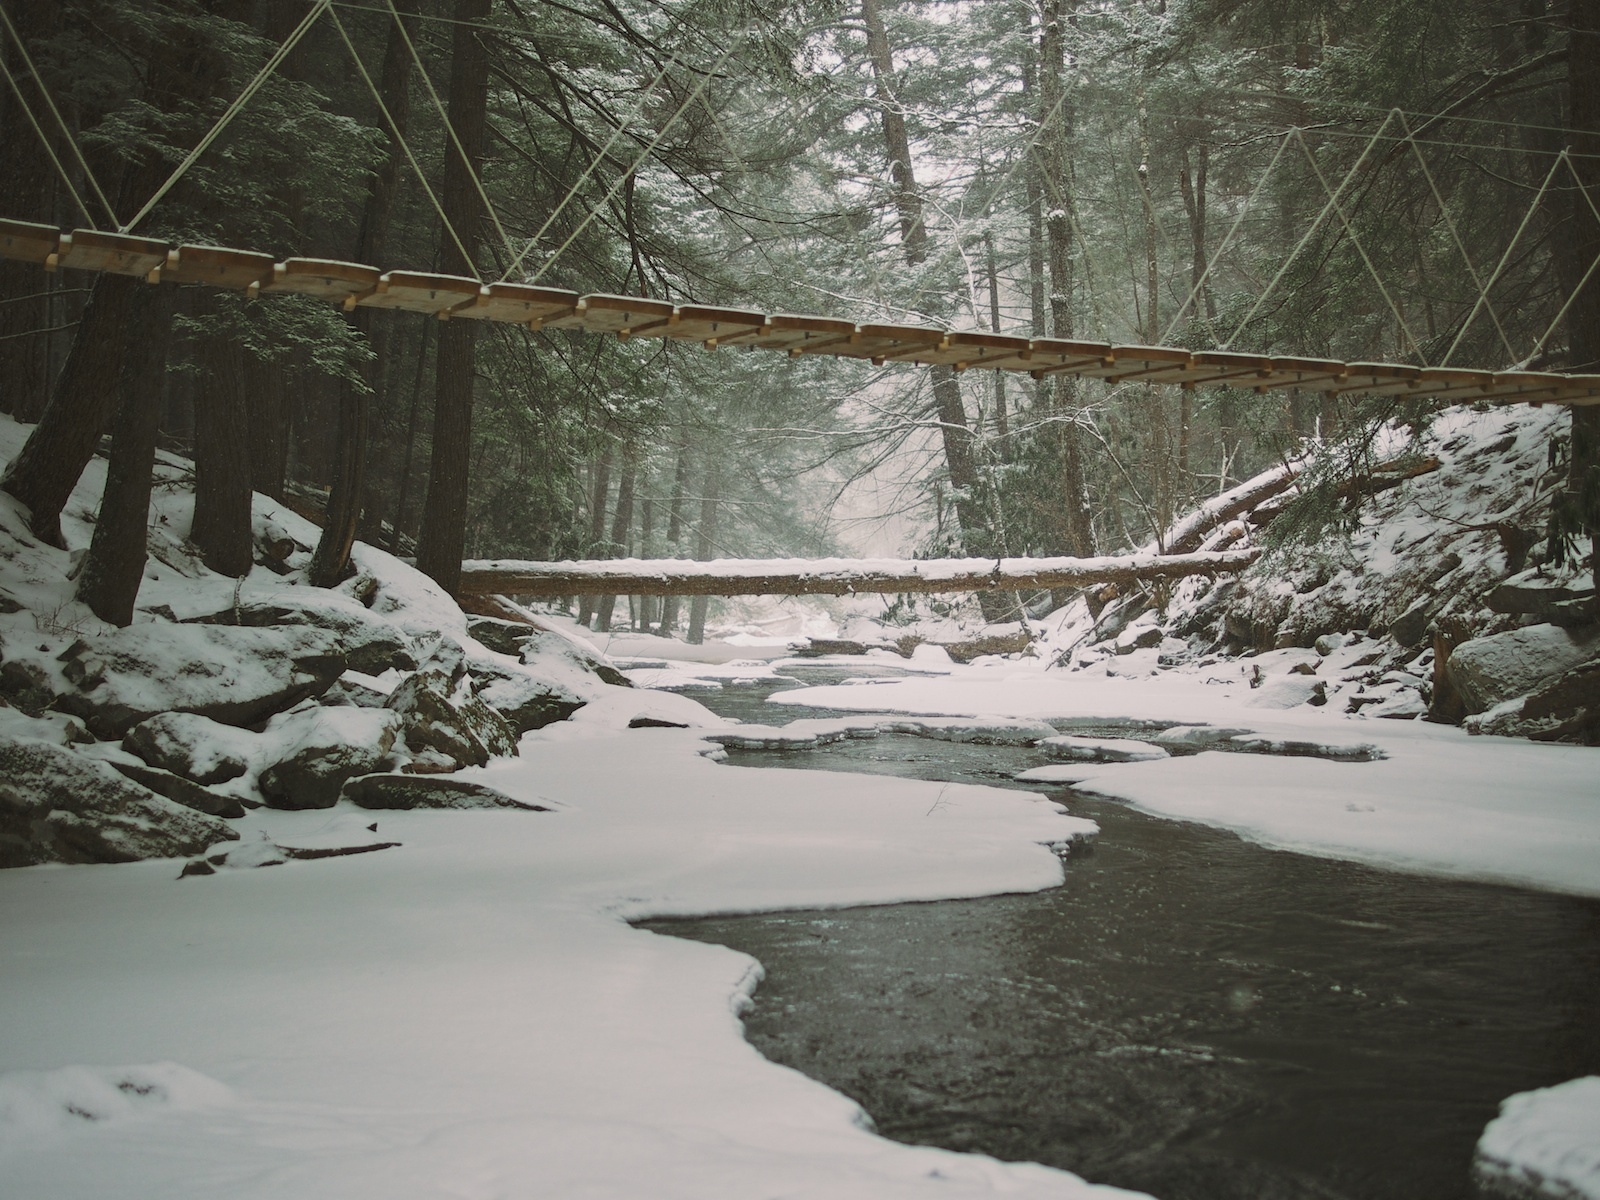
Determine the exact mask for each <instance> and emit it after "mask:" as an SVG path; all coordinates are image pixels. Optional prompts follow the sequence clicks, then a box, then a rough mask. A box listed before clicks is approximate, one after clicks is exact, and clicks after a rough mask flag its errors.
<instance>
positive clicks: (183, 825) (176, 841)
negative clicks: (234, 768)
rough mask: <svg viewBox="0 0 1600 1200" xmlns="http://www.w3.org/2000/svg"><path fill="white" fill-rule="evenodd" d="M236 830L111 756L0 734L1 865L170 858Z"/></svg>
mask: <svg viewBox="0 0 1600 1200" xmlns="http://www.w3.org/2000/svg"><path fill="white" fill-rule="evenodd" d="M238 836H239V835H238V833H237V832H236V831H235V830H233V829H232V828H230V827H229V826H227V825H225V824H223V823H222V822H221V821H219V820H217V819H216V818H214V817H209V816H206V815H204V814H202V813H198V812H195V811H193V810H192V809H189V808H185V807H183V806H182V805H180V804H174V803H173V802H172V801H170V800H168V799H166V798H164V797H162V796H158V795H156V794H155V793H154V792H152V791H150V790H149V789H148V788H144V787H140V786H139V785H138V784H136V783H134V782H132V781H131V780H128V779H125V778H123V777H122V776H121V775H120V774H118V773H117V771H116V770H115V769H114V768H113V767H112V766H111V765H110V764H109V763H106V762H100V761H96V760H95V759H92V758H87V757H85V756H83V755H81V754H75V753H73V752H72V751H71V750H68V749H65V748H63V747H60V746H51V745H48V744H46V743H44V742H30V741H19V740H18V739H16V738H9V737H0V867H25V866H32V865H33V864H35V863H45V862H133V861H135V860H137V859H141V858H171V857H174V856H177V855H187V854H195V853H198V852H199V851H201V850H204V849H205V848H206V847H207V846H210V845H213V844H214V843H216V842H221V841H228V840H231V839H234V838H237V837H238Z"/></svg>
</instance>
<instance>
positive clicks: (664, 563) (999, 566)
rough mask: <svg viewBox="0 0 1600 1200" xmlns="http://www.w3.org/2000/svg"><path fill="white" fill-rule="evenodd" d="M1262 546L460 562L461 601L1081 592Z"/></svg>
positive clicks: (1213, 566)
mask: <svg viewBox="0 0 1600 1200" xmlns="http://www.w3.org/2000/svg"><path fill="white" fill-rule="evenodd" d="M1259 553H1260V551H1258V550H1228V551H1224V552H1221V553H1204V554H1165V555H1156V554H1132V555H1123V556H1119V557H1106V558H1002V559H992V558H935V559H893V558H867V559H855V558H820V559H815V558H772V559H744V558H722V559H713V560H712V561H710V562H691V561H688V560H686V559H677V558H665V559H659V558H658V559H639V558H618V559H610V560H607V561H591V562H517V561H513V560H498V561H497V560H479V561H472V562H465V563H462V564H461V591H462V593H463V594H466V595H484V594H506V595H518V596H598V595H619V596H620V595H632V596H763V595H772V596H813V595H821V596H844V595H849V594H851V593H853V592H882V593H885V594H887V593H900V592H977V591H985V590H988V589H991V588H998V589H1001V590H1006V591H1015V590H1020V589H1033V588H1060V587H1087V586H1090V585H1093V584H1102V583H1133V582H1135V581H1138V580H1146V579H1181V578H1183V577H1185V576H1188V575H1215V574H1227V573H1232V572H1236V571H1242V570H1244V568H1245V567H1247V566H1249V565H1250V564H1251V563H1252V562H1254V561H1255V560H1256V557H1257V556H1258V555H1259Z"/></svg>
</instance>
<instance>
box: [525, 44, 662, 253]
mask: <svg viewBox="0 0 1600 1200" xmlns="http://www.w3.org/2000/svg"><path fill="white" fill-rule="evenodd" d="M675 62H677V58H676V56H672V57H669V58H668V60H667V61H666V62H664V63H662V64H661V69H660V70H659V71H657V72H656V77H655V78H654V79H652V80H651V81H650V83H649V85H648V86H647V87H646V88H645V89H644V94H645V95H646V96H648V95H650V94H651V93H652V92H654V91H655V90H656V88H657V87H658V86H659V85H660V83H661V81H662V80H663V79H665V78H666V75H667V69H668V68H669V67H671V66H672V64H673V63H675ZM641 109H642V105H641ZM632 121H633V117H632V116H629V117H628V118H626V119H625V120H623V121H621V122H620V123H619V124H618V125H617V127H616V128H615V129H613V130H612V131H611V136H610V137H608V138H607V139H606V142H605V145H603V146H601V147H600V149H599V150H597V151H595V153H594V154H593V155H592V156H591V157H590V159H589V165H588V166H587V167H585V168H584V169H583V172H582V174H580V175H579V176H578V178H577V179H576V180H574V181H573V183H572V185H571V186H570V187H568V188H567V190H566V191H565V193H563V195H562V197H561V199H560V200H559V201H558V202H557V203H556V206H555V207H554V208H553V209H551V210H550V214H549V216H547V217H545V219H544V224H542V225H540V226H539V228H538V230H537V231H536V232H535V233H534V235H533V236H532V237H531V238H529V239H528V244H527V245H525V246H524V247H523V248H522V250H521V251H520V252H518V253H517V254H515V255H514V256H513V257H512V259H511V265H510V266H509V267H507V268H506V270H505V274H503V275H501V276H500V282H502V283H504V282H505V281H506V280H508V279H510V278H511V276H512V275H513V274H514V273H515V272H516V269H517V268H518V267H520V266H521V265H522V260H523V259H525V258H527V257H528V255H529V254H530V253H532V252H533V248H534V247H535V246H537V245H538V244H539V239H540V238H542V237H543V236H544V235H545V232H546V231H547V230H548V229H549V228H550V226H551V225H553V224H555V222H556V219H557V218H558V217H560V215H561V213H562V210H563V209H565V208H566V207H567V205H568V204H569V203H570V202H571V201H572V199H573V198H574V197H575V196H577V194H578V189H579V188H581V187H582V186H583V185H584V184H585V183H586V182H588V179H589V176H591V175H593V174H594V173H595V171H597V170H599V168H600V164H601V163H603V162H604V161H605V159H606V156H607V155H608V154H609V153H610V152H611V147H612V146H613V145H615V144H616V142H617V139H618V138H620V137H621V136H622V135H623V133H624V132H625V131H626V130H627V128H628V125H629V124H630V123H631V122H632ZM637 166H638V164H637V163H636V164H635V168H637Z"/></svg>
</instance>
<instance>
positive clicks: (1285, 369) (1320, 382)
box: [1255, 357, 1350, 392]
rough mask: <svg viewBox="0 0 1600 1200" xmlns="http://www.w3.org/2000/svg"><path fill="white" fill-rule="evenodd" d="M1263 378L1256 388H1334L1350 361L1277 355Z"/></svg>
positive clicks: (1264, 390)
mask: <svg viewBox="0 0 1600 1200" xmlns="http://www.w3.org/2000/svg"><path fill="white" fill-rule="evenodd" d="M1271 361H1272V366H1271V369H1270V370H1269V371H1268V373H1267V375H1266V377H1265V378H1263V379H1262V380H1260V382H1258V383H1257V384H1256V385H1255V390H1256V391H1258V392H1270V391H1275V390H1276V389H1278V388H1286V387H1292V388H1301V389H1303V390H1306V391H1312V392H1332V391H1337V390H1338V389H1339V386H1340V385H1341V384H1343V383H1344V379H1345V372H1347V371H1348V370H1349V369H1350V364H1349V363H1345V362H1339V361H1338V360H1337V359H1332V358H1278V357H1274V358H1273V359H1272V360H1271Z"/></svg>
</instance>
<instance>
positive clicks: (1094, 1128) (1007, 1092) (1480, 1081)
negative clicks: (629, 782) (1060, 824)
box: [645, 673, 1600, 1200]
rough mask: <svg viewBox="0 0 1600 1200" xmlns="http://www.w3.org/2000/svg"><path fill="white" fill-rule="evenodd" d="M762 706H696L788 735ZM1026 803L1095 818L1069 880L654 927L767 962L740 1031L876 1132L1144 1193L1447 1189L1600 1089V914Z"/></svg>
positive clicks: (758, 757)
mask: <svg viewBox="0 0 1600 1200" xmlns="http://www.w3.org/2000/svg"><path fill="white" fill-rule="evenodd" d="M808 678H811V676H810V675H809V673H808ZM816 681H819V682H820V681H821V679H820V678H819V679H817V680H816ZM772 690H773V688H772V686H771V685H770V684H768V685H766V686H757V685H739V686H733V687H727V688H723V689H718V690H712V691H708V692H700V691H696V692H694V693H692V694H693V695H694V697H695V698H696V699H698V700H701V701H702V702H703V703H706V704H707V705H708V706H709V707H711V708H713V709H715V710H717V711H718V712H719V713H722V714H723V715H726V716H737V717H739V718H740V719H743V720H765V721H767V722H769V723H774V724H781V723H782V722H784V721H786V720H789V719H791V716H792V715H796V710H794V709H785V708H783V707H781V706H778V705H770V704H766V703H765V697H766V695H767V694H768V693H769V692H771V691H772ZM798 715H806V716H823V715H829V714H828V713H826V712H824V711H819V710H815V709H807V710H804V712H803V713H799V714H798ZM1102 732H1106V733H1115V732H1117V731H1116V730H1114V729H1106V730H1104V731H1102ZM728 761H729V762H730V763H732V764H736V765H739V766H745V767H765V766H783V767H804V768H808V769H814V770H825V771H826V770H831V771H857V772H866V773H876V774H885V775H896V776H902V777H909V778H917V779H934V780H943V781H961V782H971V783H985V784H994V785H998V786H1011V787H1021V786H1023V785H1019V784H1014V783H1012V782H1011V780H1010V776H1011V775H1012V773H1013V772H1015V771H1018V770H1020V769H1022V768H1024V767H1029V766H1037V765H1040V764H1041V763H1043V762H1044V761H1045V759H1044V757H1043V756H1042V755H1040V754H1039V753H1038V752H1036V751H1034V750H1031V749H1027V748H1017V747H1005V746H979V745H973V744H967V743H950V742H941V741H932V740H927V739H923V738H918V737H912V736H906V735H887V734H886V735H880V736H879V737H877V738H875V739H869V740H861V741H845V742H840V743H836V744H833V745H830V746H826V747H822V748H819V749H815V750H807V751H798V752H761V751H748V752H733V753H730V754H729V759H728ZM1029 790H1033V791H1040V790H1047V791H1048V792H1049V794H1050V795H1051V796H1052V798H1054V799H1057V800H1059V801H1061V802H1063V803H1064V804H1066V806H1067V807H1068V808H1069V810H1070V811H1071V812H1073V813H1074V814H1077V815H1081V816H1087V817H1091V818H1093V819H1094V820H1096V821H1097V822H1099V824H1100V837H1099V840H1098V842H1097V843H1096V844H1095V845H1094V846H1093V847H1092V848H1089V849H1082V850H1077V851H1075V852H1073V853H1072V854H1070V855H1069V856H1067V858H1066V860H1065V866H1066V876H1067V878H1066V882H1065V884H1064V885H1063V886H1062V887H1060V888H1055V889H1051V890H1049V891H1045V892H1039V893H1034V894H1027V895H1006V896H995V897H989V898H986V899H979V900H967V901H941V902H938V903H922V904H898V905H886V906H881V907H871V908H853V909H842V910H838V909H835V910H827V911H811V912H788V913H779V914H762V915H757V916H744V917H720V918H711V919H698V920H670V921H653V922H647V923H645V927H646V928H649V929H653V930H656V931H657V932H661V933H667V934H671V935H673V936H677V937H686V938H694V939H697V940H700V941H706V942H715V943H718V944H720V945H724V946H730V947H733V948H734V949H737V950H741V951H743V952H745V953H747V954H750V955H753V956H754V957H755V958H757V959H759V960H760V961H761V962H762V964H763V965H764V966H765V968H766V980H765V982H763V983H762V985H761V987H760V988H759V990H758V992H757V994H756V997H755V1005H754V1008H753V1009H752V1010H751V1011H750V1012H749V1013H747V1014H746V1016H745V1019H744V1020H745V1030H746V1036H747V1037H748V1038H749V1039H750V1041H751V1042H752V1043H753V1044H754V1045H755V1046H756V1047H757V1048H758V1049H759V1050H760V1051H761V1052H762V1053H763V1054H765V1055H766V1056H767V1057H768V1058H770V1059H772V1060H773V1061H775V1062H779V1063H783V1064H785V1065H787V1066H791V1067H794V1068H796V1069H798V1070H800V1071H803V1072H804V1073H805V1074H807V1075H809V1076H811V1077H813V1078H815V1079H818V1080H820V1081H822V1082H824V1083H826V1084H828V1085H829V1086H830V1087H833V1088H835V1089H837V1090H838V1091H840V1092H843V1093H845V1094H846V1095H848V1096H850V1097H852V1098H853V1099H855V1100H856V1101H857V1102H859V1103H860V1104H861V1105H862V1107H863V1108H865V1109H866V1111H867V1112H868V1113H869V1114H870V1115H871V1117H872V1119H873V1121H874V1122H875V1124H876V1126H877V1128H878V1131H879V1132H880V1133H882V1134H883V1135H884V1136H886V1137H890V1138H893V1139H895V1140H897V1141H902V1142H910V1143H916V1144H922V1145H932V1146H942V1147H946V1148H949V1149H952V1150H966V1151H975V1152H979V1153H983V1154H989V1155H993V1156H995V1157H997V1158H1002V1159H1009V1160H1031V1161H1035V1162H1042V1163H1047V1164H1050V1165H1052V1166H1057V1167H1064V1168H1066V1169H1068V1170H1071V1171H1075V1172H1077V1173H1078V1174H1080V1175H1083V1176H1084V1177H1086V1178H1088V1179H1090V1180H1092V1181H1094V1182H1099V1183H1112V1184H1117V1185H1119V1186H1122V1187H1127V1188H1132V1189H1135V1190H1141V1191H1148V1192H1150V1193H1151V1194H1153V1195H1155V1196H1157V1197H1159V1198H1160V1200H1245V1198H1247V1197H1248V1198H1249V1200H1280V1198H1281V1200H1302V1198H1303V1200H1311V1198H1318V1200H1321V1198H1330V1197H1341V1198H1347V1200H1447V1198H1456V1197H1468V1196H1471V1195H1472V1187H1471V1182H1470V1178H1469V1167H1470V1163H1471V1158H1472V1151H1473V1146H1474V1144H1475V1143H1476V1141H1477V1139H1478V1136H1479V1135H1480V1134H1481V1133H1482V1131H1483V1127H1484V1125H1485V1124H1486V1123H1487V1122H1488V1121H1489V1120H1491V1119H1492V1118H1493V1117H1494V1115H1495V1113H1496V1111H1497V1108H1498V1105H1499V1102H1500V1101H1501V1100H1502V1099H1504V1098H1505V1097H1507V1096H1509V1095H1511V1094H1512V1093H1513V1092H1518V1091H1525V1090H1527V1089H1529V1088H1533V1087H1542V1086H1547V1085H1549V1084H1552V1083H1557V1082H1560V1081H1562V1080H1565V1079H1570V1078H1573V1077H1575V1076H1578V1075H1584V1074H1592V1073H1600V902H1596V901H1591V900H1584V899H1578V898H1573V897H1567V896H1558V895H1550V894H1545V893H1540V892H1532V891H1525V890H1521V889H1516V888H1509V887H1501V886H1491V885H1484V884H1473V883H1461V882H1454V881H1440V880H1434V879H1427V878H1421V877H1414V876H1409V875H1401V874H1396V873H1391V872H1385V871H1378V870H1374V869H1371V868H1367V867H1362V866H1359V865H1355V864H1351V863H1345V862H1336V861H1332V860H1326V859H1318V858H1311V857H1307V856H1304V855H1298V854H1291V853H1285V852H1279V851H1271V850H1264V849H1262V848H1260V847H1257V846H1253V845H1250V844H1248V843H1246V842H1244V841H1241V840H1240V839H1239V838H1237V837H1235V836H1234V835H1232V834H1229V833H1226V832H1221V831H1218V830H1213V829H1209V828H1205V827H1202V826H1197V825H1190V824H1185V823H1180V822H1173V821H1167V820H1161V819H1157V818H1153V817H1148V816H1145V815H1143V814H1141V813H1139V812H1137V811H1136V810H1134V809H1132V808H1129V807H1127V806H1125V805H1121V804H1118V803H1115V802H1111V801H1106V800H1101V799H1096V798H1092V797H1088V796H1082V795H1078V794H1075V793H1073V792H1072V791H1071V790H1070V789H1066V788H1055V789H1041V788H1040V786H1039V785H1037V784H1035V785H1030V787H1029Z"/></svg>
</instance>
